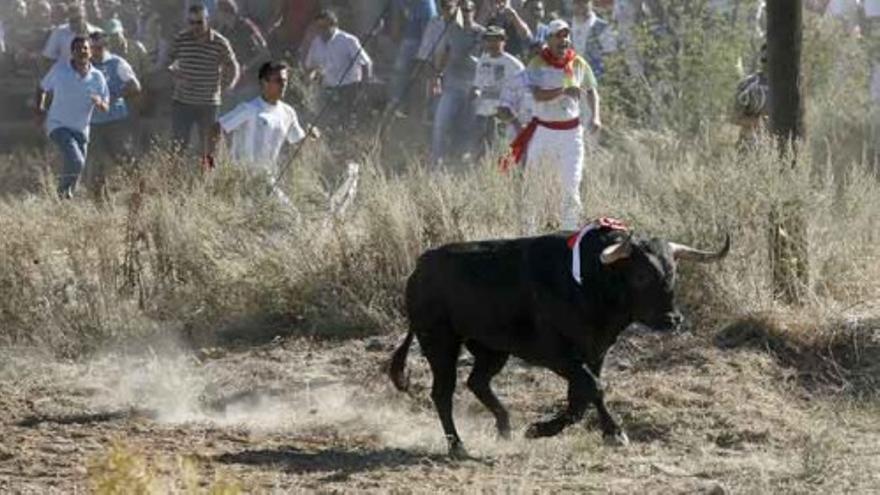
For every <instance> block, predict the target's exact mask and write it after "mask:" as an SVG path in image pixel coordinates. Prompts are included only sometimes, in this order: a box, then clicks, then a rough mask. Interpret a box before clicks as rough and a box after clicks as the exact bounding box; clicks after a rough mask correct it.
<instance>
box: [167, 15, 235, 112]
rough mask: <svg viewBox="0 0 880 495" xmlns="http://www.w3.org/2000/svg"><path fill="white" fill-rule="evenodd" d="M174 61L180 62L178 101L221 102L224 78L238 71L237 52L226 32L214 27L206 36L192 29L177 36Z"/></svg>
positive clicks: (192, 103)
mask: <svg viewBox="0 0 880 495" xmlns="http://www.w3.org/2000/svg"><path fill="white" fill-rule="evenodd" d="M171 62H172V64H175V65H177V70H178V77H177V78H176V79H175V84H174V96H173V98H174V101H177V102H180V103H187V104H190V105H219V104H220V93H221V90H222V85H223V81H224V79H226V80H227V81H230V80H231V79H232V77H233V75H234V72H235V68H234V67H235V65H236V61H235V53H234V52H233V51H232V46H230V44H229V40H227V39H226V38H225V37H223V35H221V34H220V33H218V32H217V31H214V30H213V29H211V30H210V31H209V32H208V37H207V38H206V39H201V40H200V39H198V38H196V36H195V35H194V34H193V33H192V31H190V30H186V31H183V32H181V33H179V34H178V35H177V37H175V38H174V45H173V46H172V48H171Z"/></svg>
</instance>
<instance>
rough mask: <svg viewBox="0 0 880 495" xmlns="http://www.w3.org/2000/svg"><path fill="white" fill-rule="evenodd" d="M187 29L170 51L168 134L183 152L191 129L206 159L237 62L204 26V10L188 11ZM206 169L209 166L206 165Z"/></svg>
mask: <svg viewBox="0 0 880 495" xmlns="http://www.w3.org/2000/svg"><path fill="white" fill-rule="evenodd" d="M187 20H188V23H189V28H188V29H185V30H184V31H182V32H180V33H179V34H178V35H177V37H176V38H175V39H174V44H173V45H172V48H171V66H170V67H169V70H171V73H172V77H173V78H174V95H173V103H172V109H171V134H172V139H173V141H174V142H175V144H176V145H178V146H180V147H182V148H183V149H186V148H187V147H188V145H189V137H190V132H191V131H192V129H193V127H195V128H196V130H197V131H198V133H199V137H200V144H201V147H200V148H199V152H200V155H201V156H202V157H206V156H209V151H210V150H209V148H208V145H209V139H208V138H209V133H210V130H211V126H213V125H214V122H216V121H217V115H218V113H219V110H220V103H221V101H222V96H221V95H222V92H223V90H224V89H231V88H233V87H234V86H235V84H236V82H237V81H238V77H239V67H238V62H237V61H236V59H235V53H234V52H233V51H232V47H231V46H230V44H229V40H227V39H226V38H225V37H224V36H223V35H222V34H220V33H218V32H217V31H215V30H214V29H211V28H210V27H209V26H208V12H207V10H206V9H205V7H203V6H200V5H196V6H193V7H190V9H189V17H188V19H187ZM207 165H209V166H210V165H211V164H210V163H209V164H207Z"/></svg>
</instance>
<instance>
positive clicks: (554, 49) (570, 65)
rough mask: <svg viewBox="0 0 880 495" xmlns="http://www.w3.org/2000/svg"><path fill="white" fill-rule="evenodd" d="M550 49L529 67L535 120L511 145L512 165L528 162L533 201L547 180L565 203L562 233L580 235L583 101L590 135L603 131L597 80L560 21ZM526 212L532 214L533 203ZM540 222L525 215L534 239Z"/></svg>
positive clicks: (550, 35) (561, 211) (549, 40)
mask: <svg viewBox="0 0 880 495" xmlns="http://www.w3.org/2000/svg"><path fill="white" fill-rule="evenodd" d="M548 31H549V33H548V38H547V45H546V46H545V47H544V48H543V50H542V51H541V54H540V56H538V57H535V58H534V59H532V61H531V62H530V63H529V67H528V71H529V81H530V86H531V88H532V94H533V96H534V99H535V107H534V117H533V118H532V121H531V122H530V123H529V125H527V126H526V127H525V128H524V129H523V130H522V131H521V132H520V134H519V135H518V136H517V138H516V139H515V140H514V142H513V143H512V144H511V149H512V155H513V156H512V159H513V160H514V161H515V162H516V161H520V160H521V159H522V158H523V157H526V170H525V174H526V191H527V193H526V194H527V196H533V195H534V193H535V191H536V190H538V189H539V188H540V186H543V185H546V182H545V181H547V180H549V181H552V183H551V184H552V185H553V186H554V187H556V188H558V189H557V190H554V192H556V193H558V194H559V195H560V196H559V197H560V199H561V202H560V205H559V216H560V223H561V228H562V229H567V230H575V229H577V227H578V225H579V224H580V216H581V198H580V184H581V177H582V174H583V169H584V126H583V125H582V123H581V120H580V119H581V104H580V103H581V99H583V98H585V99H586V100H587V107H588V108H589V110H590V117H589V118H590V121H589V122H588V123H587V127H588V129H590V131H592V132H596V131H598V130H599V129H600V128H601V127H602V121H601V119H600V116H599V94H598V93H597V91H596V77H595V76H594V75H593V71H592V69H591V68H590V64H588V63H587V62H586V60H584V59H583V58H582V57H581V56H580V55H578V54H577V53H576V52H575V51H574V50H573V49H572V48H571V39H570V35H571V29H570V28H569V26H568V23H566V22H565V21H563V20H561V19H556V20H554V21H552V22H551V23H550V24H549V26H548ZM525 203H526V207H527V208H529V209H530V210H533V209H534V207H535V206H536V205H535V204H534V203H535V199H534V198H527V199H526V201H525ZM536 220H537V218H536V216H535V214H534V213H532V212H526V229H527V230H528V231H529V233H535V230H536V227H537V225H536Z"/></svg>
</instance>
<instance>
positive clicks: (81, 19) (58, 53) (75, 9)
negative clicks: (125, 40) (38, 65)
mask: <svg viewBox="0 0 880 495" xmlns="http://www.w3.org/2000/svg"><path fill="white" fill-rule="evenodd" d="M97 31H101V28H99V27H97V26H93V25H91V24H89V23H88V22H86V9H85V7H84V6H83V5H82V4H74V5H72V6H71V7H70V10H69V11H68V19H67V24H62V25H60V26H58V27H56V28H55V29H53V30H52V34H50V35H49V39H48V40H46V45H45V46H44V47H43V57H44V58H45V59H47V65H51V64H53V63H55V62H57V61H59V60H64V61H67V60H70V43H71V41H73V38H75V37H77V36H83V37H88V36H89V35H90V34H92V33H94V32H97Z"/></svg>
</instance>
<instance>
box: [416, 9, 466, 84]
mask: <svg viewBox="0 0 880 495" xmlns="http://www.w3.org/2000/svg"><path fill="white" fill-rule="evenodd" d="M458 4H459V0H440V15H439V16H437V17H434V18H432V19H431V20H430V21H429V22H428V25H427V26H425V30H424V32H423V33H422V40H421V42H420V43H419V50H418V52H416V60H418V61H419V62H420V63H425V64H428V65H429V66H430V67H431V68H432V69H433V68H435V67H436V66H437V61H438V59H439V58H440V57H439V55H440V52H441V51H440V49H439V48H440V46H441V45H442V39H443V38H444V37H445V36H446V33H447V32H448V30H449V28H448V26H449V25H450V24H458V25H459V26H460V25H461V23H462V19H461V12H459V10H458Z"/></svg>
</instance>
